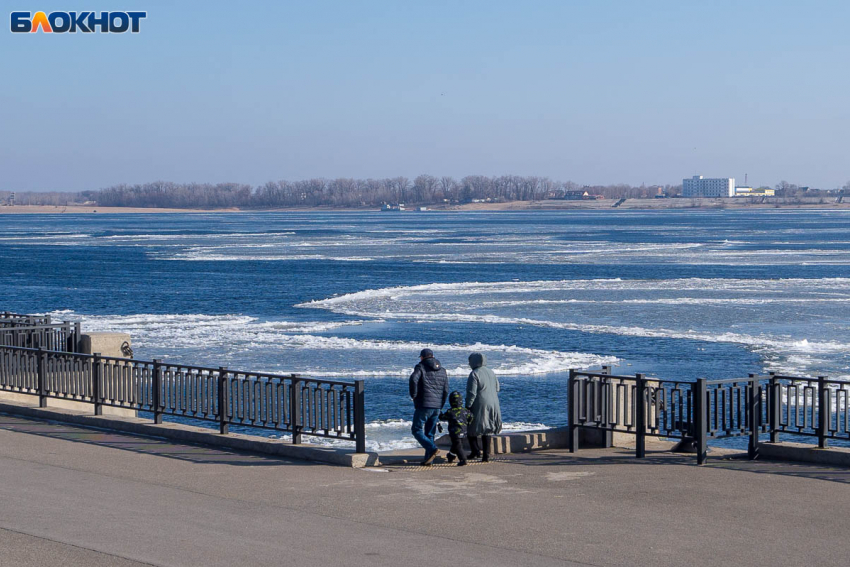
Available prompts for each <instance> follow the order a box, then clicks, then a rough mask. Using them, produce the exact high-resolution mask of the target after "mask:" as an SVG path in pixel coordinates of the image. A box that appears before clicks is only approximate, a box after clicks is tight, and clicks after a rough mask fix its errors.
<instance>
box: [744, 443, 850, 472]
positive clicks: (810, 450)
mask: <svg viewBox="0 0 850 567" xmlns="http://www.w3.org/2000/svg"><path fill="white" fill-rule="evenodd" d="M759 457H760V458H762V459H770V460H777V461H795V462H801V463H817V464H819V465H834V466H839V467H850V449H848V448H846V447H830V448H828V449H819V448H818V447H817V446H814V447H813V446H811V445H806V444H805V443H785V442H782V443H759Z"/></svg>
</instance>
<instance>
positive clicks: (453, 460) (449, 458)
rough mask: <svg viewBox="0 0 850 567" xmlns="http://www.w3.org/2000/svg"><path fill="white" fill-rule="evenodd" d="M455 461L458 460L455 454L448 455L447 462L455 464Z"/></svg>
mask: <svg viewBox="0 0 850 567" xmlns="http://www.w3.org/2000/svg"><path fill="white" fill-rule="evenodd" d="M455 459H457V457H456V456H455V454H454V453H449V454H448V455H446V460H447V461H448V462H450V463H453V462H455Z"/></svg>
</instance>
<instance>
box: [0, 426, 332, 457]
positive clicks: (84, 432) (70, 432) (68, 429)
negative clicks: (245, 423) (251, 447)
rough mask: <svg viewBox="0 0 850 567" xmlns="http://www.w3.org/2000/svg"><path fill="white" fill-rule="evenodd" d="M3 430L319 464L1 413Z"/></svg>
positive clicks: (134, 447)
mask: <svg viewBox="0 0 850 567" xmlns="http://www.w3.org/2000/svg"><path fill="white" fill-rule="evenodd" d="M0 429H5V430H8V431H14V432H16V433H26V434H29V435H38V436H40V437H49V438H51V439H61V440H63V441H72V442H74V443H85V444H87V445H97V446H100V447H110V448H112V449H119V450H122V451H131V452H133V453H141V454H145V455H155V456H159V457H166V458H169V459H178V460H181V461H189V462H193V463H199V464H208V465H233V466H250V467H258V466H283V465H294V464H297V465H300V466H304V465H315V464H317V463H311V462H309V461H299V460H296V459H285V458H282V457H274V456H271V455H268V456H266V455H257V454H254V453H244V452H240V451H234V450H232V449H222V448H220V447H211V446H208V445H192V444H188V443H181V442H175V441H171V440H165V439H158V438H156V437H144V436H138V435H128V434H124V433H118V432H114V431H107V430H101V429H91V428H85V427H79V426H75V425H66V424H63V423H57V422H52V421H41V420H34V419H32V420H31V419H26V418H21V417H12V416H9V415H3V414H0Z"/></svg>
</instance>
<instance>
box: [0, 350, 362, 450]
mask: <svg viewBox="0 0 850 567" xmlns="http://www.w3.org/2000/svg"><path fill="white" fill-rule="evenodd" d="M0 390H3V391H9V392H19V393H24V394H34V395H38V396H39V401H40V404H41V405H42V406H45V405H46V400H47V398H60V399H68V400H74V401H79V402H87V403H92V404H93V405H94V411H95V414H97V415H100V414H101V413H102V408H103V407H104V406H109V407H116V408H125V409H131V410H138V411H145V412H151V413H153V414H154V421H155V422H156V423H161V422H162V418H163V416H165V415H169V416H179V417H187V418H192V419H199V420H204V421H214V422H217V423H218V424H219V429H220V431H221V433H222V434H224V433H227V432H228V428H229V426H230V425H241V426H246V427H256V428H261V429H273V430H276V431H283V432H289V433H291V434H292V440H293V442H294V443H300V442H301V436H302V435H312V436H318V437H327V438H332V439H341V440H351V441H354V442H355V446H356V450H357V452H365V450H366V434H365V393H364V388H363V381H362V380H355V381H353V382H344V381H337V380H322V379H318V378H304V377H301V376H299V375H297V374H290V375H275V374H266V373H257V372H245V371H237V370H229V369H227V368H206V367H200V366H188V365H182V364H172V363H166V362H162V361H159V360H153V361H143V360H135V359H127V358H113V357H106V356H100V355H96V354H95V355H89V354H78V353H71V352H57V351H48V350H44V349H32V348H24V347H15V346H0Z"/></svg>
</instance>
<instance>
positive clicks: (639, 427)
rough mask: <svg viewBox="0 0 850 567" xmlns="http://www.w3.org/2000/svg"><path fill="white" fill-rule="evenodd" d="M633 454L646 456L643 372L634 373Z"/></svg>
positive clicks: (641, 456)
mask: <svg viewBox="0 0 850 567" xmlns="http://www.w3.org/2000/svg"><path fill="white" fill-rule="evenodd" d="M635 381H636V382H637V388H635V395H636V399H635V410H636V413H637V415H636V416H635V422H636V423H635V456H636V457H637V458H638V459H643V458H644V457H646V404H647V399H646V380H645V378H644V375H643V374H635Z"/></svg>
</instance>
